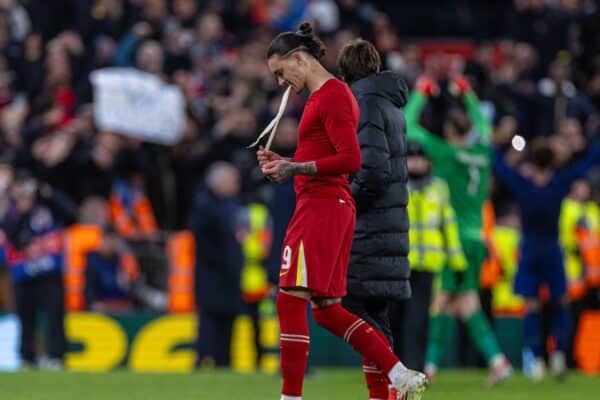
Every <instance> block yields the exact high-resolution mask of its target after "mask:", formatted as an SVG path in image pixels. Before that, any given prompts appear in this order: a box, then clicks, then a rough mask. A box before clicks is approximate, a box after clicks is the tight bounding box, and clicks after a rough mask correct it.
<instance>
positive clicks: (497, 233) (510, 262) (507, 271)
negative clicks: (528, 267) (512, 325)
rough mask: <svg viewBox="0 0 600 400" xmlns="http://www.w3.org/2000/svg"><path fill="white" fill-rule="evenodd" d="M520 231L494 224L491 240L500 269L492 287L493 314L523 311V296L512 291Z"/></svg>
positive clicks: (516, 267)
mask: <svg viewBox="0 0 600 400" xmlns="http://www.w3.org/2000/svg"><path fill="white" fill-rule="evenodd" d="M520 236H521V235H520V233H519V231H518V230H517V229H515V228H511V227H507V226H503V225H496V226H495V227H494V232H493V234H492V242H493V244H494V248H495V249H496V256H497V258H498V262H499V263H500V267H501V269H502V274H501V278H500V280H499V281H498V282H496V284H494V286H493V288H492V310H493V311H494V314H497V315H498V314H520V313H522V312H523V311H524V307H525V303H524V301H523V298H522V297H521V296H519V295H517V294H516V293H515V292H514V289H513V285H514V280H515V276H516V275H517V269H518V260H519V241H520V240H521V238H520Z"/></svg>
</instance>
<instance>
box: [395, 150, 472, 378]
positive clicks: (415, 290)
mask: <svg viewBox="0 0 600 400" xmlns="http://www.w3.org/2000/svg"><path fill="white" fill-rule="evenodd" d="M407 166H408V174H409V180H408V190H409V201H408V215H409V220H410V231H409V242H410V252H409V254H408V259H409V262H410V267H411V277H410V285H411V292H412V295H411V298H410V299H409V300H406V301H405V302H403V303H401V304H398V305H397V306H394V307H393V308H392V313H393V314H392V318H391V320H392V325H393V326H392V328H393V334H394V347H395V351H396V353H397V354H398V355H399V357H400V359H401V360H402V362H403V363H404V364H405V365H406V366H407V367H408V368H413V369H417V370H421V371H422V370H423V368H424V364H425V349H426V346H427V337H426V335H417V336H415V335H414V332H427V327H428V319H429V306H430V304H431V294H432V287H433V281H434V278H435V277H436V275H437V274H438V273H439V272H440V271H442V270H443V269H444V268H450V269H451V270H453V271H456V273H457V274H458V275H460V274H461V273H462V271H464V270H465V269H466V267H467V261H466V259H465V256H464V254H463V251H462V247H461V244H460V240H459V236H458V225H457V223H456V218H455V215H454V209H453V208H452V205H451V204H450V197H449V191H448V186H447V184H446V182H445V181H444V180H442V179H440V178H437V177H434V176H433V175H432V174H431V162H430V161H429V159H428V158H427V157H426V156H425V153H424V151H423V148H422V147H421V145H420V144H418V143H416V142H408V143H407ZM415 339H416V342H415Z"/></svg>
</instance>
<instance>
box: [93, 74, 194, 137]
mask: <svg viewBox="0 0 600 400" xmlns="http://www.w3.org/2000/svg"><path fill="white" fill-rule="evenodd" d="M90 79H91V81H92V84H93V86H94V117H95V119H96V124H97V125H98V127H99V128H100V129H102V130H107V131H111V132H115V133H120V134H123V135H127V136H131V137H135V138H138V139H142V140H145V141H148V142H153V143H159V144H164V145H173V144H176V143H177V142H178V141H179V139H181V135H182V133H183V127H184V123H185V100H184V98H183V94H182V93H181V90H179V88H178V87H177V86H174V85H167V84H165V83H163V82H162V81H161V80H160V79H159V78H157V77H156V76H154V75H150V74H148V73H145V72H142V71H138V70H136V69H133V68H104V69H100V70H96V71H94V72H92V73H91V76H90Z"/></svg>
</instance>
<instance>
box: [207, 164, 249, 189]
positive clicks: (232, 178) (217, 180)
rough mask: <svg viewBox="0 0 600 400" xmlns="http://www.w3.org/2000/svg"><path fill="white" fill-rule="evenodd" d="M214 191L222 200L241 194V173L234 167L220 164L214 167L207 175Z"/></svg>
mask: <svg viewBox="0 0 600 400" xmlns="http://www.w3.org/2000/svg"><path fill="white" fill-rule="evenodd" d="M207 181H208V185H209V187H210V188H211V189H212V191H213V192H214V193H215V194H216V195H217V196H218V197H221V198H232V197H235V196H237V195H238V194H239V193H240V188H241V186H240V173H239V171H238V170H237V168H235V167H234V166H233V165H231V164H229V163H226V162H218V163H216V164H215V165H213V166H212V167H211V168H210V169H209V171H208V175H207Z"/></svg>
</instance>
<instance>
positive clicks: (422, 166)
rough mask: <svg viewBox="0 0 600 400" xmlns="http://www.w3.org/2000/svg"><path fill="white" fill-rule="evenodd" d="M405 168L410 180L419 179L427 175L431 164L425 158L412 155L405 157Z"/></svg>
mask: <svg viewBox="0 0 600 400" xmlns="http://www.w3.org/2000/svg"><path fill="white" fill-rule="evenodd" d="M406 166H407V168H408V175H409V176H410V177H411V178H419V177H423V176H425V175H427V174H429V171H430V170H431V163H430V162H429V160H428V159H427V157H425V156H422V155H412V156H408V157H406Z"/></svg>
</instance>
